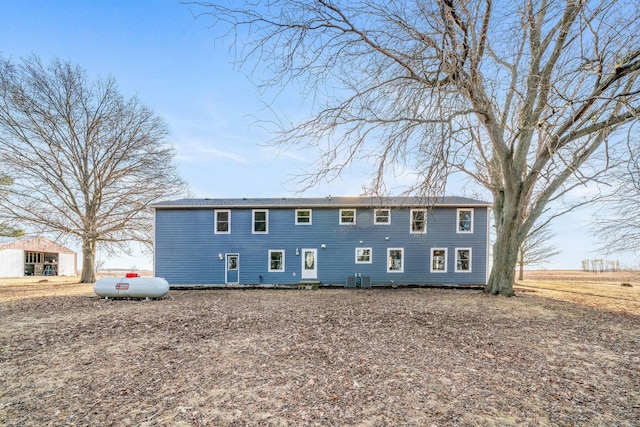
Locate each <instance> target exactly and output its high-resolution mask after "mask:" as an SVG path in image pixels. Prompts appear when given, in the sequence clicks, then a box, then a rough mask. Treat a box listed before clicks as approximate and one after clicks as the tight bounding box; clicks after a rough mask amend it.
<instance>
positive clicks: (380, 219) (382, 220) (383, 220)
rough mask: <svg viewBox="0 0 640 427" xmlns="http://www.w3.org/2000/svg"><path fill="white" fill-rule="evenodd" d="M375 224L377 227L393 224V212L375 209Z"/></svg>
mask: <svg viewBox="0 0 640 427" xmlns="http://www.w3.org/2000/svg"><path fill="white" fill-rule="evenodd" d="M373 223H374V224H376V225H381V224H384V225H386V224H391V211H389V209H375V210H374V211H373Z"/></svg>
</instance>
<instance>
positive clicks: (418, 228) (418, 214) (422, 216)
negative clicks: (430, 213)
mask: <svg viewBox="0 0 640 427" xmlns="http://www.w3.org/2000/svg"><path fill="white" fill-rule="evenodd" d="M426 232H427V211H426V209H411V233H416V234H420V233H421V234H424V233H426Z"/></svg>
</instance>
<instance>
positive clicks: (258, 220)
mask: <svg viewBox="0 0 640 427" xmlns="http://www.w3.org/2000/svg"><path fill="white" fill-rule="evenodd" d="M252 217H253V229H252V230H251V232H252V233H253V234H267V233H269V210H268V209H254V210H253V211H252Z"/></svg>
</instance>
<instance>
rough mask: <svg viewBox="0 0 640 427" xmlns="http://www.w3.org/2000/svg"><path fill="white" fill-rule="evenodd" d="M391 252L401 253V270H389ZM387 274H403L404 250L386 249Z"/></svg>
mask: <svg viewBox="0 0 640 427" xmlns="http://www.w3.org/2000/svg"><path fill="white" fill-rule="evenodd" d="M391 251H401V252H402V258H400V259H401V260H402V268H400V270H391V268H390V266H389V257H390V256H391ZM387 273H404V248H387Z"/></svg>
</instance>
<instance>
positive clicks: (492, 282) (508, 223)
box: [484, 206, 522, 297]
mask: <svg viewBox="0 0 640 427" xmlns="http://www.w3.org/2000/svg"><path fill="white" fill-rule="evenodd" d="M495 215H496V218H495V219H496V225H497V230H496V241H495V243H494V244H493V266H492V268H491V275H490V276H489V281H488V282H487V286H486V287H485V289H484V291H485V292H487V293H489V294H492V295H498V294H499V295H505V296H509V297H511V296H514V295H515V293H514V292H513V282H514V279H515V274H516V264H517V262H518V251H519V249H520V245H521V243H522V241H521V239H520V238H519V237H518V236H519V235H520V234H519V227H520V223H519V221H518V219H517V218H519V214H518V209H517V207H516V206H511V207H510V208H509V209H505V210H504V211H503V212H498V211H496V212H495Z"/></svg>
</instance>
